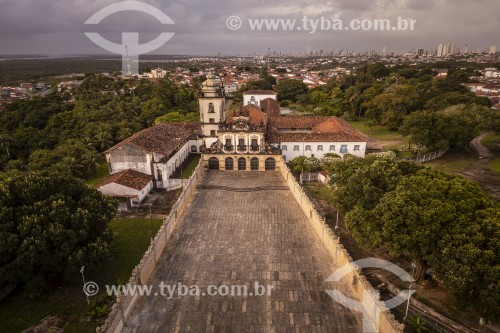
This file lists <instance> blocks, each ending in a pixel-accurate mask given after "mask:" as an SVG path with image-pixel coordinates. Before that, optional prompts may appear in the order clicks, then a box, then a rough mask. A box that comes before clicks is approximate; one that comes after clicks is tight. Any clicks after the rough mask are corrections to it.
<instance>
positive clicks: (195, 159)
mask: <svg viewBox="0 0 500 333" xmlns="http://www.w3.org/2000/svg"><path fill="white" fill-rule="evenodd" d="M190 158H191V160H190V161H189V163H188V164H187V165H186V167H184V169H182V173H181V179H189V177H191V175H192V174H193V172H194V170H195V169H196V167H197V166H198V163H199V162H200V158H201V155H191V156H190Z"/></svg>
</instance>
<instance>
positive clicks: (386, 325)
mask: <svg viewBox="0 0 500 333" xmlns="http://www.w3.org/2000/svg"><path fill="white" fill-rule="evenodd" d="M282 163H283V165H284V167H282V168H280V171H281V174H282V176H283V178H284V179H285V181H286V182H287V184H288V186H289V187H290V191H291V192H292V194H293V196H294V198H295V200H297V202H298V203H299V205H300V207H301V209H302V211H303V212H304V214H306V216H307V217H308V219H309V221H310V222H311V225H312V226H313V228H314V231H315V232H316V235H317V236H318V238H319V239H320V240H321V241H322V242H323V244H324V246H325V247H326V249H327V251H328V253H329V254H330V256H331V258H332V259H333V262H334V263H335V264H336V265H337V266H339V267H341V266H344V265H346V264H350V263H352V262H353V259H352V257H351V256H350V255H349V253H348V252H347V250H346V249H345V248H344V246H343V245H342V244H341V243H340V241H339V239H338V237H337V236H335V234H334V233H333V231H332V230H331V229H330V227H329V226H328V225H327V224H326V222H325V219H324V218H323V217H322V216H321V215H320V214H319V213H318V211H317V210H316V208H315V207H314V204H313V203H312V202H311V201H310V199H309V198H308V196H307V195H306V193H305V192H304V190H303V189H302V187H301V186H300V185H299V183H298V182H297V181H296V180H295V178H294V176H293V175H292V173H291V172H290V170H289V169H288V167H287V166H286V164H285V162H284V161H283V162H282ZM332 273H334V272H332ZM344 279H347V280H346V281H350V283H349V285H350V286H351V289H352V291H353V293H354V294H355V295H356V297H357V299H358V300H363V303H362V306H363V307H364V308H365V309H366V310H367V313H373V314H374V318H375V320H374V321H375V326H376V327H374V329H373V331H374V332H380V333H401V332H403V330H404V325H403V324H401V323H399V322H398V321H397V320H396V319H395V318H394V316H393V315H392V314H391V313H390V311H389V310H388V309H387V308H386V306H385V304H384V303H383V302H381V301H380V294H379V292H378V291H377V290H375V289H374V288H373V287H372V285H371V284H370V282H368V280H367V279H366V277H365V276H364V275H363V274H362V272H361V269H359V268H358V269H357V270H355V271H353V272H351V273H349V274H347V275H346V276H345V277H344ZM364 295H365V297H363V296H364ZM370 331H371V330H370Z"/></svg>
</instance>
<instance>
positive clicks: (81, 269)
mask: <svg viewBox="0 0 500 333" xmlns="http://www.w3.org/2000/svg"><path fill="white" fill-rule="evenodd" d="M84 271H85V265H84V266H82V268H80V273H82V280H83V287H84V291H85V275H84V273H83V272H84ZM85 296H87V304H90V300H89V294H88V293H87V291H85Z"/></svg>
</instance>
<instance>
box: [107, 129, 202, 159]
mask: <svg viewBox="0 0 500 333" xmlns="http://www.w3.org/2000/svg"><path fill="white" fill-rule="evenodd" d="M199 133H201V125H200V123H198V122H183V123H175V124H169V123H160V124H157V125H154V126H152V127H150V128H146V129H144V130H142V131H140V132H138V133H136V134H134V135H132V136H131V137H129V138H128V139H125V140H124V141H122V142H120V143H119V144H117V145H115V146H113V147H111V148H110V149H108V150H106V153H108V152H111V151H113V150H115V149H117V148H120V147H121V146H123V145H125V144H133V145H136V146H138V147H141V148H143V149H144V150H146V151H148V152H155V153H158V154H162V155H165V156H169V155H170V154H172V153H173V152H175V151H177V149H179V148H180V147H181V146H182V145H184V143H185V142H186V141H187V140H188V138H189V137H190V136H191V135H193V134H199Z"/></svg>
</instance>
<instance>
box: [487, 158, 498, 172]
mask: <svg viewBox="0 0 500 333" xmlns="http://www.w3.org/2000/svg"><path fill="white" fill-rule="evenodd" d="M488 168H490V170H493V171H496V172H500V160H493V161H491V162H490V163H489V164H488Z"/></svg>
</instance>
